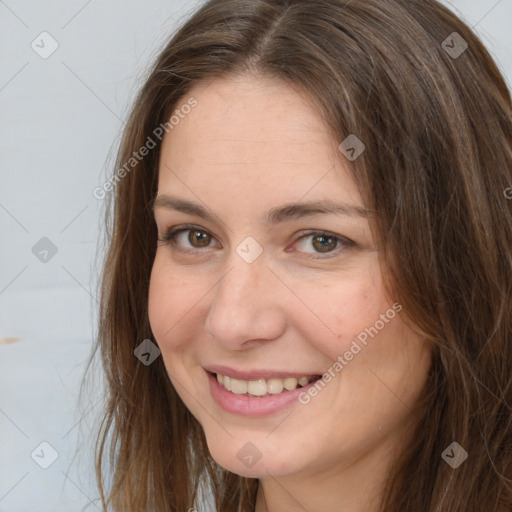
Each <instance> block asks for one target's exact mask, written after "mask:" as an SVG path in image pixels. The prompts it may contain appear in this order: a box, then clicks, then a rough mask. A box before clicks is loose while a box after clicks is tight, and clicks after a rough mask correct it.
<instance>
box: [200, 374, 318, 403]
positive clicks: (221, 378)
mask: <svg viewBox="0 0 512 512" xmlns="http://www.w3.org/2000/svg"><path fill="white" fill-rule="evenodd" d="M208 373H209V374H210V375H212V376H213V377H215V378H216V379H217V382H218V383H219V384H220V385H221V386H222V387H223V388H224V389H226V390H227V391H230V392H231V393H234V394H236V395H245V396H252V397H261V398H263V397H266V396H271V395H278V394H281V393H286V392H288V391H293V390H295V389H297V388H301V387H304V386H307V385H308V384H310V383H311V382H315V381H317V380H319V379H320V378H321V375H314V376H304V377H299V378H296V377H286V378H279V377H272V378H269V379H257V380H242V379H235V378H233V377H228V376H227V375H222V374H220V373H212V372H208Z"/></svg>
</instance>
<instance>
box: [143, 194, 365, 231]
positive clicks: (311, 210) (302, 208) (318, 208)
mask: <svg viewBox="0 0 512 512" xmlns="http://www.w3.org/2000/svg"><path fill="white" fill-rule="evenodd" d="M158 208H165V209H168V210H177V211H179V212H182V213H187V214H190V215H195V216H197V217H201V218H202V219H207V220H213V219H214V218H215V217H216V215H215V214H214V213H213V212H212V211H211V210H209V209H208V208H205V207H204V206H202V205H200V204H198V203H194V202H192V201H188V200H187V199H180V198H178V197H174V196H169V195H166V194H161V195H159V196H157V197H156V198H155V200H154V201H153V204H152V209H153V210H156V209H158ZM369 211H370V210H368V209H367V208H364V207H362V206H357V205H348V204H345V203H334V202H333V201H330V200H328V199H324V200H319V201H309V202H303V203H290V204H284V205H282V206H276V207H274V208H271V209H270V210H269V211H268V212H267V213H266V215H265V217H264V221H265V222H266V223H267V224H271V225H276V224H279V223H280V222H285V221H288V220H292V219H299V218H303V217H311V216H313V215H347V216H350V217H362V218H367V217H368V214H369Z"/></svg>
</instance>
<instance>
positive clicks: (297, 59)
mask: <svg viewBox="0 0 512 512" xmlns="http://www.w3.org/2000/svg"><path fill="white" fill-rule="evenodd" d="M454 33H456V34H454ZM466 46H467V47H466ZM245 72H254V73H258V74H261V75H265V76H271V77H275V78H278V79H281V80H284V81H286V83H288V84H290V85H292V86H293V87H295V88H298V89H300V90H301V91H304V92H305V93H307V94H308V95H309V96H310V97H311V98H312V99H313V100H314V101H315V102H316V103H317V104H318V107H319V112H320V113H321V115H322V116H323V118H324V119H325V122H326V125H327V126H329V127H330V128H331V129H332V133H333V136H334V137H335V138H336V140H338V141H339V142H341V141H343V140H344V139H345V138H346V137H347V136H349V135H351V134H355V135H356V136H357V137H358V138H359V139H360V140H361V141H363V143H364V144H365V146H366V150H365V151H364V152H363V153H362V154H361V156H360V157H359V158H357V159H356V160H355V161H352V162H348V163H349V164H350V166H351V172H352V174H353V177H354V179H355V180H356V182H357V184H358V187H359V189H360V192H361V195H362V198H363V200H364V202H365V205H366V206H367V207H368V208H371V209H373V210H375V211H376V212H377V214H376V215H375V217H374V218H373V219H372V221H371V222H372V224H371V227H372V231H373V232H374V236H375V237H376V241H377V244H378V248H379V251H380V252H379V254H380V263H381V265H382V269H383V275H384V276H385V277H386V286H387V289H388V290H389V293H390V295H391V296H393V297H394V298H395V300H397V301H399V302H400V304H402V306H403V313H404V314H405V315H406V318H407V319H408V321H409V322H410V324H411V325H412V326H414V328H415V329H416V331H417V332H420V333H422V335H423V336H424V337H425V339H428V340H430V341H431V342H432V345H433V347H434V354H433V362H432V366H431V369H430V373H429V375H428V379H427V383H426V387H425V392H424V395H423V397H422V401H421V405H422V409H421V410H422V416H421V422H420V423H421V426H419V427H418V428H417V430H416V432H415V435H414V436H413V442H412V443H410V444H408V445H407V446H404V448H403V451H402V453H401V455H400V458H399V459H398V460H397V461H396V464H395V466H394V469H393V471H392V473H391V474H390V475H389V482H388V485H387V487H386V489H385V495H384V500H383V503H382V511H383V512H399V511H400V512H401V511H404V512H405V511H411V510H414V511H415V512H456V511H461V512H462V511H464V512H470V511H475V512H476V511H482V510H484V509H485V511H486V512H510V511H511V510H512V485H511V479H512V428H511V427H512V415H511V410H512V409H511V405H512V380H511V375H512V200H509V199H507V193H506V190H509V191H510V190H511V189H510V188H509V187H511V186H512V119H511V112H512V106H511V98H510V92H509V91H508V89H507V86H506V84H505V81H504V79H503V77H502V76H501V74H500V72H499V70H498V68H497V66H496V65H495V63H494V62H493V60H492V58H491V57H490V55H489V53H488V52H487V51H486V49H485V48H484V46H483V44H482V43H481V42H480V40H479V39H478V38H477V36H476V35H475V34H474V33H473V32H472V30H471V29H470V28H468V26H467V25H466V24H465V23H463V22H462V21H461V20H459V19H458V18H457V17H456V16H455V15H454V14H453V13H452V12H451V11H450V10H449V9H447V8H445V7H444V6H442V5H441V4H439V3H438V2H437V1H434V0H385V1H384V0H354V1H348V2H347V1H342V0H210V1H209V2H207V3H206V4H204V5H202V6H201V7H200V8H199V9H198V10H197V12H196V13H195V14H194V15H193V16H192V17H191V18H190V19H189V20H188V21H187V22H186V23H185V24H184V25H183V26H182V28H181V29H180V30H179V31H178V32H177V33H176V34H175V35H174V37H173V38H172V39H171V40H170V42H169V43H168V44H167V46H166V47H165V48H164V50H163V51H162V52H161V53H160V55H159V56H158V58H157V60H156V62H155V63H154V65H153V66H152V68H151V71H150V73H149V77H148V78H147V80H146V81H145V83H144V85H143V87H142V89H141V91H140V93H139V95H138V97H137V99H136V101H135V104H134V107H133V109H132V111H131V114H130V116H129V119H128V122H127V125H126V128H125V130H124V133H123V137H122V141H121V145H120V149H119V152H118V157H117V162H116V170H115V174H114V175H113V177H112V180H111V183H110V185H109V186H108V187H104V190H108V189H110V188H114V189H115V193H114V194H113V208H111V209H110V208H109V210H111V216H110V217H109V221H108V223H107V232H108V240H109V247H108V251H107V254H106V257H105V261H104V266H103V279H102V285H101V306H100V323H99V332H98V341H97V345H96V349H95V350H96V353H97V354H100V355H101V361H102V363H103V367H104V370H105V375H106V380H107V390H106V392H107V404H106V411H105V415H104V417H103V420H102V423H101V427H100V431H99V434H98V444H97V475H98V484H99V486H100V490H101V496H102V501H103V506H104V507H105V509H111V510H115V511H122V512H143V511H144V512H148V511H158V512H164V511H179V512H186V511H187V510H188V509H189V508H192V507H194V506H195V507H196V508H198V509H201V504H200V502H199V496H200V495H205V494H208V493H211V494H212V495H213V498H214V500H215V504H216V509H217V510H219V511H221V512H236V511H247V512H249V511H251V512H252V511H253V510H254V504H255V494H256V490H257V485H258V480H256V479H249V478H244V477H240V476H239V475H236V474H233V473H231V472H229V471H226V470H224V469H223V468H221V467H220V466H218V465H217V464H216V463H215V461H214V460H213V459H212V457H211V455H210V454H209V452H208V448H207V445H206V441H205V438H204V433H203V431H202V429H201V426H200V425H199V423H198V422H197V421H196V420H195V418H194V417H193V416H192V415H191V414H190V412H189V411H188V410H187V408H186V407H185V406H184V404H183V402H182V401H181V400H180V398H179V396H178V394H177V393H176V391H175V390H174V388H173V386H172V385H171V383H170V380H169V377H168V375H167V373H166V370H165V367H164V365H163V362H162V358H161V357H160V358H158V359H157V360H156V361H155V362H154V363H153V364H151V365H148V366H146V365H144V364H141V362H140V361H139V360H138V359H137V358H136V357H135V356H134V349H135V348H136V347H137V346H138V345H139V344H140V343H141V342H142V341H143V340H145V339H151V340H153V341H155V340H154V338H153V335H152V333H151V329H150V325H149V322H148V311H147V309H148V286H149V278H150V272H151V267H152V263H153V259H154V255H155V249H156V239H157V232H156V227H155V223H154V219H153V216H152V211H151V203H152V200H153V198H154V196H155V194H156V190H157V184H158V161H159V153H160V144H159V142H160V141H159V140H156V138H155V129H156V128H157V127H158V126H161V125H163V124H164V123H166V122H168V121H169V118H170V116H171V115H172V114H173V112H175V111H176V109H179V107H180V105H181V104H184V103H186V101H187V99H188V95H189V92H190V90H191V89H192V87H194V86H195V85H197V84H198V83H199V82H200V81H205V80H211V79H215V78H216V77H220V76H223V75H227V74H235V73H245ZM148 137H151V138H152V139H153V141H154V142H156V147H154V148H153V149H151V150H150V151H149V152H148V154H147V155H146V156H144V157H143V158H140V160H139V159H137V161H136V162H135V161H133V162H132V163H131V164H130V167H126V162H128V161H129V160H130V158H131V157H132V155H133V153H134V152H137V151H139V149H140V148H141V147H143V146H144V145H146V144H147V141H148ZM340 158H344V156H343V155H342V154H341V153H340ZM123 166H124V172H121V171H120V169H122V168H123ZM453 442H457V443H458V444H459V445H461V447H462V448H463V449H465V450H466V451H467V453H468V459H467V460H466V461H465V462H464V463H462V464H461V465H460V466H459V467H457V468H456V469H454V468H453V467H452V466H451V465H450V464H448V463H446V462H445V460H443V457H442V454H443V452H444V451H445V449H446V448H447V447H449V446H450V445H451V444H452V443H453ZM107 465H108V468H107ZM106 476H107V477H108V480H109V485H108V489H107V486H106V483H105V477H106Z"/></svg>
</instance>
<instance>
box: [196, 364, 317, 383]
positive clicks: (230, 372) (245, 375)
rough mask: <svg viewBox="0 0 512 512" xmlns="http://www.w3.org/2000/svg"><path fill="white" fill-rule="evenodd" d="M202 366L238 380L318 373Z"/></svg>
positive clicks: (297, 376) (313, 374)
mask: <svg viewBox="0 0 512 512" xmlns="http://www.w3.org/2000/svg"><path fill="white" fill-rule="evenodd" d="M203 368H204V369H205V370H206V371H207V372H210V373H220V374H221V375H227V376H228V377H230V378H234V379H240V380H258V379H271V378H273V377H274V378H281V379H286V378H287V377H295V378H299V377H315V376H317V375H320V374H319V373H311V372H285V371H281V370H246V371H243V370H235V369H234V368H229V367H228V366H222V365H211V366H203Z"/></svg>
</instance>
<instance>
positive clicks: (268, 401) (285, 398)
mask: <svg viewBox="0 0 512 512" xmlns="http://www.w3.org/2000/svg"><path fill="white" fill-rule="evenodd" d="M206 373H207V375H208V381H209V384H210V392H211V394H212V396H213V399H214V400H215V401H216V402H217V403H218V404H219V405H220V406H221V407H222V408H223V409H224V410H225V411H227V412H230V413H232V414H240V415H242V416H266V415H268V414H273V413H276V412H278V411H282V410H284V409H286V408H287V407H290V406H291V405H292V404H294V403H295V402H298V398H299V395H300V394H301V393H303V392H307V391H308V389H309V388H310V387H312V386H314V384H315V382H316V381H314V382H310V383H309V384H308V385H307V386H304V387H302V388H297V389H294V390H293V391H283V392H282V393H278V394H277V395H268V396H265V397H258V396H255V397H252V396H246V395H237V394H236V393H232V392H231V391H228V390H227V389H226V388H225V387H224V386H221V385H220V383H219V382H218V381H217V376H216V375H212V374H211V373H209V372H206Z"/></svg>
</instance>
